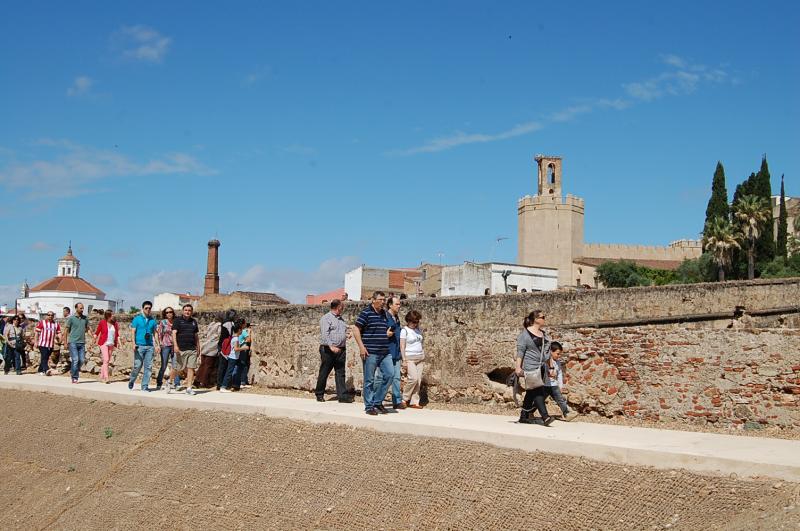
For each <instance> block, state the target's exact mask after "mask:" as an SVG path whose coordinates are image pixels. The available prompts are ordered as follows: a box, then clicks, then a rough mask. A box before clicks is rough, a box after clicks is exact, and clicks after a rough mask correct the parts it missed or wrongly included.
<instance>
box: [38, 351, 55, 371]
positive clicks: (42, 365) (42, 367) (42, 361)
mask: <svg viewBox="0 0 800 531" xmlns="http://www.w3.org/2000/svg"><path fill="white" fill-rule="evenodd" d="M51 352H53V349H51V348H48V347H39V354H40V358H39V370H38V371H36V372H47V369H49V367H48V361H50V353H51Z"/></svg>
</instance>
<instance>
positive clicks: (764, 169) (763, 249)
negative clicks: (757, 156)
mask: <svg viewBox="0 0 800 531" xmlns="http://www.w3.org/2000/svg"><path fill="white" fill-rule="evenodd" d="M753 191H754V193H755V195H757V196H758V197H760V198H761V199H763V200H764V203H766V205H767V208H768V216H769V217H768V220H769V223H766V224H765V225H764V226H763V227H762V229H761V232H760V234H759V235H758V236H757V238H756V255H757V256H758V259H759V261H760V262H769V261H771V260H772V259H773V258H775V228H774V226H773V223H772V208H771V201H772V184H771V182H770V176H769V166H768V164H767V156H766V155H764V156H763V157H762V158H761V169H759V170H758V173H757V174H756V182H755V189H754V190H753Z"/></svg>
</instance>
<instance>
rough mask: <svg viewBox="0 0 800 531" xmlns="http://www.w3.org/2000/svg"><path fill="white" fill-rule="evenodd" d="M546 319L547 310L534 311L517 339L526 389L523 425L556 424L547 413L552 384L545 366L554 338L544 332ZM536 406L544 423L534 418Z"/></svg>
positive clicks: (519, 367)
mask: <svg viewBox="0 0 800 531" xmlns="http://www.w3.org/2000/svg"><path fill="white" fill-rule="evenodd" d="M544 318H545V315H544V312H543V311H541V310H534V311H532V312H531V313H529V314H528V316H527V317H526V318H525V320H524V321H523V323H522V326H523V330H522V332H520V334H519V336H517V356H516V364H517V367H516V373H517V377H518V378H519V382H520V384H521V386H522V388H523V389H525V398H524V399H523V400H522V411H521V412H520V414H519V422H520V423H521V424H543V425H545V426H549V425H550V424H552V423H553V417H551V416H550V415H549V414H548V413H547V406H545V403H544V401H545V398H546V396H547V393H546V390H545V387H544V386H545V385H547V383H548V382H549V376H548V374H547V371H546V370H545V365H546V363H547V361H548V360H549V359H550V343H551V342H550V338H548V337H547V334H546V333H545V331H544V330H542V325H544ZM534 404H535V405H536V409H537V410H539V414H540V415H541V416H542V418H541V420H539V419H534V418H532V416H531V412H532V411H533V406H534Z"/></svg>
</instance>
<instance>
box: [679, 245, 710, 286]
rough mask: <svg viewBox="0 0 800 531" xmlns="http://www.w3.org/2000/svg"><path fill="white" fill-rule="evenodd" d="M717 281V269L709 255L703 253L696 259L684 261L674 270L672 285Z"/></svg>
mask: <svg viewBox="0 0 800 531" xmlns="http://www.w3.org/2000/svg"><path fill="white" fill-rule="evenodd" d="M716 279H717V267H716V265H715V264H714V260H713V258H712V256H711V253H707V252H704V253H703V254H701V255H700V256H699V257H697V258H692V259H688V258H687V259H686V260H684V261H683V262H681V265H680V266H678V269H676V270H675V280H674V281H673V283H674V284H696V283H698V282H713V281H714V280H716Z"/></svg>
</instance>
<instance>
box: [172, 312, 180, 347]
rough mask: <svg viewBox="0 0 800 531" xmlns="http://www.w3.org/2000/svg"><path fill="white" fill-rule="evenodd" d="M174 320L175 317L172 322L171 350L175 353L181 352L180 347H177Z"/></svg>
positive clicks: (176, 332)
mask: <svg viewBox="0 0 800 531" xmlns="http://www.w3.org/2000/svg"><path fill="white" fill-rule="evenodd" d="M176 322H177V319H176V320H175V322H173V323H172V351H173V352H174V353H175V354H180V353H181V349H180V348H178V331H177V330H175V323H176Z"/></svg>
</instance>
